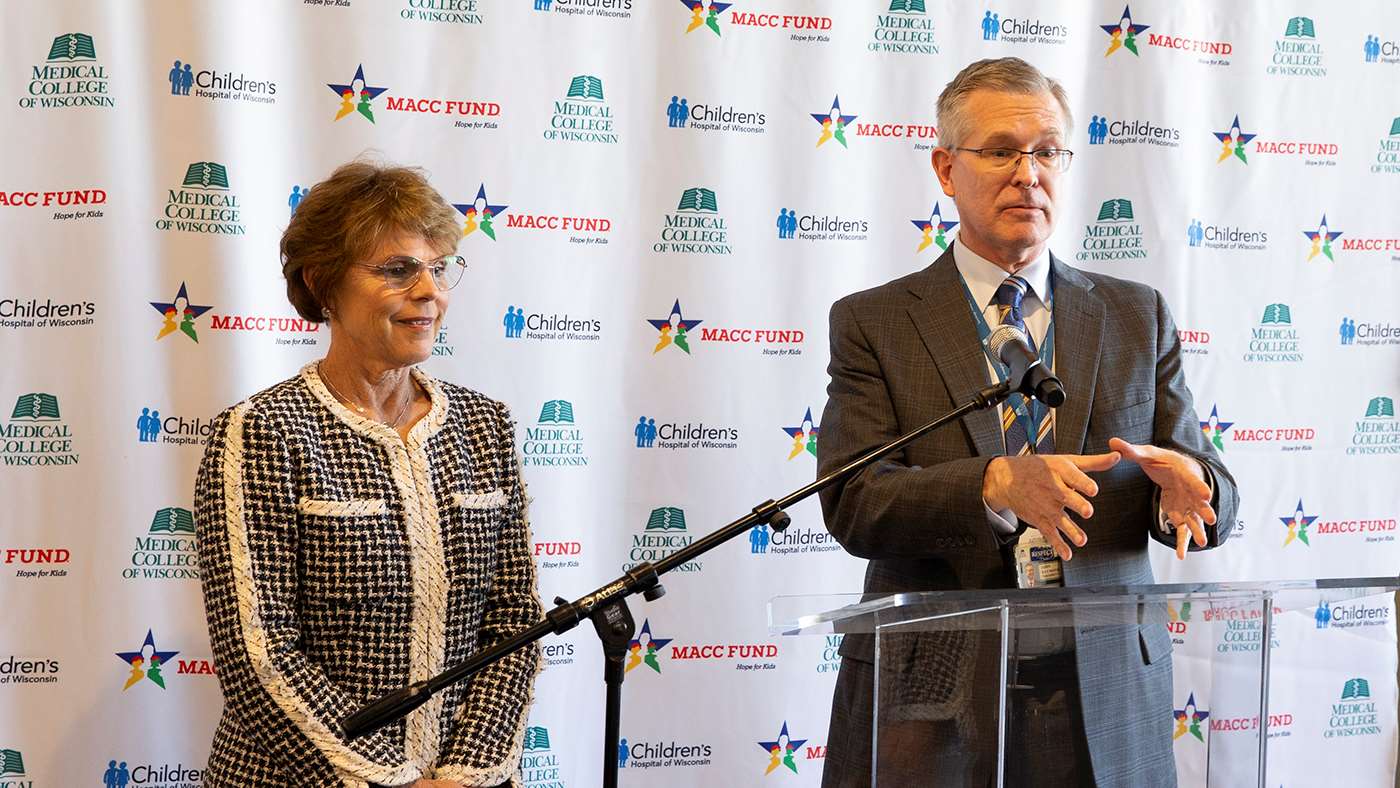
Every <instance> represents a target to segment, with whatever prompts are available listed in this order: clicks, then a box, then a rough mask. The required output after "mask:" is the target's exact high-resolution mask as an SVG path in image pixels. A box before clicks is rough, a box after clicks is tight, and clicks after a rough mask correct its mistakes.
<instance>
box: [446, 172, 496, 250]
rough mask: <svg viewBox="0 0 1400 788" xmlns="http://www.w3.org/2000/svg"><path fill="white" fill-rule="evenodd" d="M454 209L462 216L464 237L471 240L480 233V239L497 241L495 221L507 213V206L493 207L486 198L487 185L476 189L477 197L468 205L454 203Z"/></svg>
mask: <svg viewBox="0 0 1400 788" xmlns="http://www.w3.org/2000/svg"><path fill="white" fill-rule="evenodd" d="M452 207H453V208H456V209H457V212H458V213H460V214H462V218H463V220H464V221H463V224H462V237H463V238H469V237H471V236H472V235H473V234H476V233H478V232H479V233H480V236H479V237H482V238H489V239H491V240H492V241H494V240H496V225H495V223H494V221H495V219H496V218H497V217H499V216H502V215H504V214H505V212H506V208H507V207H508V206H506V205H505V204H500V205H492V204H491V201H490V200H488V199H487V198H486V184H484V183H483V184H481V185H480V186H478V187H477V188H476V197H475V198H474V199H473V200H472V201H471V202H467V203H453V204H452Z"/></svg>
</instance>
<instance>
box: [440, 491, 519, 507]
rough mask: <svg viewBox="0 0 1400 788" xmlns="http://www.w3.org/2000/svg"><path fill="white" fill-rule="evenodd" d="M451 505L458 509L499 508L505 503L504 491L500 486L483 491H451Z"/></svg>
mask: <svg viewBox="0 0 1400 788" xmlns="http://www.w3.org/2000/svg"><path fill="white" fill-rule="evenodd" d="M451 501H452V506H453V507H455V508H458V509H499V508H500V507H502V506H505V505H506V491H505V490H502V489H500V488H497V489H495V490H492V491H490V492H484V493H459V492H455V493H452V497H451Z"/></svg>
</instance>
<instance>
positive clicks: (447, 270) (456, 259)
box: [365, 254, 467, 290]
mask: <svg viewBox="0 0 1400 788" xmlns="http://www.w3.org/2000/svg"><path fill="white" fill-rule="evenodd" d="M365 267H366V268H368V269H369V270H371V271H374V272H376V273H378V274H379V275H380V276H381V277H383V278H384V284H385V286H387V287H388V288H389V289H390V290H407V289H409V288H410V287H413V286H414V285H416V284H418V277H419V276H421V275H422V273H423V269H424V268H427V269H428V270H429V271H432V274H433V282H434V283H435V284H436V285H437V286H438V289H439V290H451V289H452V288H454V287H456V286H457V283H458V282H460V281H462V272H463V271H466V270H467V258H465V257H463V256H461V255H459V254H450V255H447V256H446V257H440V258H438V259H436V260H434V261H432V262H430V263H425V262H423V261H422V260H419V259H418V258H416V257H410V256H408V255H395V256H393V257H390V258H389V259H388V260H385V261H384V262H382V263H380V264H379V265H366V266H365Z"/></svg>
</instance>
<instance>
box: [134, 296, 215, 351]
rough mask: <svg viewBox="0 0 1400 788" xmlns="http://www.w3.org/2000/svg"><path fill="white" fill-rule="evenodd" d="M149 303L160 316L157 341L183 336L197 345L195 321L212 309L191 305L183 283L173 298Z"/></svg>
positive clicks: (197, 330)
mask: <svg viewBox="0 0 1400 788" xmlns="http://www.w3.org/2000/svg"><path fill="white" fill-rule="evenodd" d="M149 303H150V305H151V308H152V309H154V310H156V312H158V313H159V314H160V316H161V325H160V329H159V330H158V331H157V332H156V339H157V340H161V339H165V338H166V337H168V336H183V337H185V338H186V339H188V340H190V341H191V342H194V343H196V344H198V343H199V329H198V328H197V327H196V325H195V321H196V320H198V319H199V318H200V317H201V316H202V315H203V314H204V313H205V312H208V311H209V310H210V309H213V308H214V307H213V306H210V305H200V304H194V303H191V302H190V293H189V288H188V287H186V285H185V283H184V282H181V283H180V289H179V290H176V291H175V297H174V298H172V299H170V300H169V301H151V302H149Z"/></svg>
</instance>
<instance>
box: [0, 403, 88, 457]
mask: <svg viewBox="0 0 1400 788" xmlns="http://www.w3.org/2000/svg"><path fill="white" fill-rule="evenodd" d="M0 462H3V463H4V464H5V465H6V466H34V465H38V466H48V465H77V464H78V453H77V452H75V451H73V429H72V427H71V426H70V425H68V424H66V423H65V422H64V421H63V417H62V416H61V415H60V414H59V410H58V397H55V396H54V395H52V394H45V393H43V392H34V393H30V394H21V395H20V396H19V397H18V398H17V399H16V400H15V407H14V410H12V411H10V420H9V422H8V423H6V424H5V425H4V427H3V428H2V429H0Z"/></svg>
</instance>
